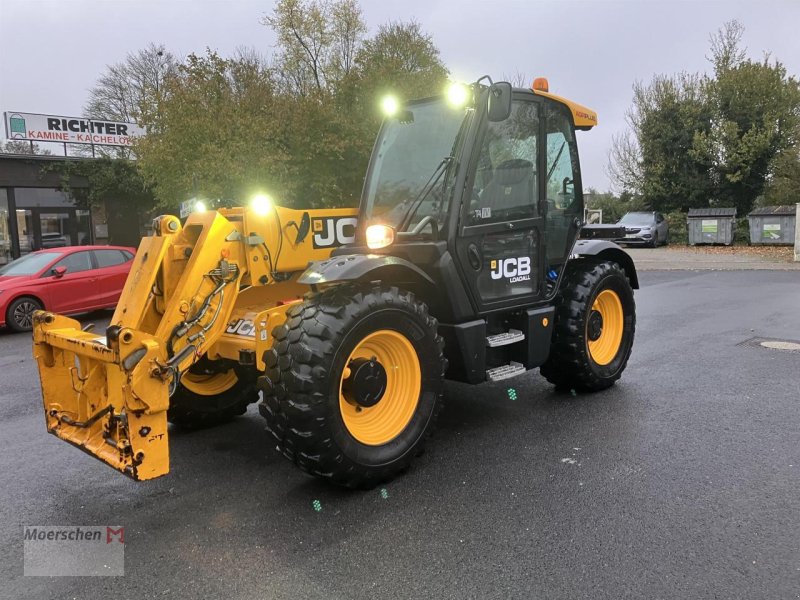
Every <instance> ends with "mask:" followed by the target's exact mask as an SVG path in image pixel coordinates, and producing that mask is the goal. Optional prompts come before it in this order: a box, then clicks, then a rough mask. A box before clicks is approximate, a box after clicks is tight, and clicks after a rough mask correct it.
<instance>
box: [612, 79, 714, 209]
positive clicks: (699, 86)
mask: <svg viewBox="0 0 800 600" xmlns="http://www.w3.org/2000/svg"><path fill="white" fill-rule="evenodd" d="M626 120H627V123H628V126H629V131H627V132H625V133H623V134H618V135H616V136H615V137H614V138H613V143H612V148H611V151H610V154H609V159H610V160H609V168H608V171H609V175H610V176H611V178H612V180H613V181H614V183H615V185H616V186H617V188H619V189H620V190H622V191H628V192H631V193H633V194H634V195H636V196H640V197H641V200H642V202H643V203H644V205H645V206H646V207H648V208H650V209H651V210H659V211H664V212H667V211H670V210H675V209H682V210H686V209H687V208H691V207H697V206H706V205H707V203H708V199H709V196H710V193H711V185H712V181H711V176H710V166H709V165H708V164H707V162H705V161H704V160H702V159H701V158H700V157H699V155H698V154H697V152H696V151H695V137H696V136H697V135H699V134H701V133H702V132H707V131H708V130H709V128H710V120H711V114H710V107H709V104H708V99H707V97H706V96H705V87H704V85H703V79H702V78H701V77H700V76H699V75H692V74H687V73H681V74H678V75H674V76H665V75H658V76H656V77H654V78H653V80H652V81H651V82H650V84H648V85H644V84H643V83H641V82H637V83H635V84H634V86H633V106H632V107H631V109H629V111H628V113H627V115H626Z"/></svg>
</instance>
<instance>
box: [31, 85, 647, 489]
mask: <svg viewBox="0 0 800 600" xmlns="http://www.w3.org/2000/svg"><path fill="white" fill-rule="evenodd" d="M384 108H385V110H386V111H387V113H388V114H387V117H386V119H385V120H384V123H383V125H382V127H381V129H380V132H379V134H378V138H377V141H376V143H375V147H374V150H373V154H372V157H371V160H370V164H369V169H368V172H367V175H366V179H365V183H364V191H363V195H362V201H361V205H360V207H359V208H358V209H319V210H306V211H304V210H291V209H287V208H281V207H279V206H276V205H274V204H273V203H272V202H271V201H270V200H269V198H267V197H265V196H259V197H256V198H255V199H253V201H252V202H251V203H250V204H249V205H247V206H246V207H240V208H231V209H221V210H217V211H208V212H194V213H193V214H191V215H190V216H189V217H188V218H187V219H186V222H185V223H184V224H183V225H182V224H181V222H180V220H179V219H178V218H176V217H174V216H170V215H167V216H162V217H159V218H158V219H156V220H155V223H154V234H153V235H152V236H150V237H147V238H145V239H143V240H142V242H141V245H140V247H139V249H138V252H137V254H136V258H135V259H134V263H133V267H132V268H131V271H130V275H129V277H128V280H127V283H126V285H125V289H124V291H123V294H122V297H121V299H120V302H119V304H118V306H117V308H116V311H115V312H114V315H113V317H112V319H111V324H110V326H109V327H108V328H107V329H106V331H105V335H98V334H96V333H93V332H91V331H82V330H81V328H80V324H79V322H77V321H75V320H73V319H69V318H66V317H63V316H60V315H56V314H52V313H49V312H42V311H40V312H37V313H36V314H35V319H34V321H35V322H34V332H33V340H34V356H35V357H36V360H37V362H38V367H39V374H40V377H41V384H42V396H43V400H44V410H45V418H46V423H47V430H48V431H49V432H51V433H53V434H55V435H57V436H58V437H60V438H61V439H63V440H65V441H67V442H69V443H71V444H73V445H75V446H78V447H79V448H81V449H82V450H84V451H86V452H88V453H89V454H92V455H94V456H96V457H97V458H99V459H101V460H102V461H104V462H106V463H107V464H109V465H111V466H112V467H114V468H115V469H117V470H119V471H121V472H123V473H125V474H127V475H129V476H130V477H132V478H134V479H136V480H147V479H152V478H154V477H158V476H160V475H164V474H166V473H167V472H168V471H169V447H168V431H169V430H168V422H171V423H172V424H173V426H178V427H186V428H193V427H206V426H210V425H214V424H217V423H221V422H224V421H227V420H229V419H231V418H233V417H235V416H236V415H240V414H242V413H244V412H245V411H246V409H247V406H248V404H250V403H253V402H256V401H258V399H259V391H260V392H261V395H262V398H261V402H260V405H259V410H260V412H261V414H262V415H263V417H264V418H265V419H266V426H267V431H268V435H269V439H270V441H269V442H268V443H269V445H270V446H274V445H275V444H277V446H278V449H279V451H280V452H281V453H282V454H284V455H285V456H286V457H287V458H288V459H289V460H291V461H293V462H294V463H295V464H296V465H297V466H298V467H300V468H301V469H303V470H304V471H306V472H308V473H311V474H313V475H317V476H320V477H323V478H326V479H328V480H330V481H332V482H334V483H337V484H340V485H344V486H348V487H370V486H373V485H375V484H377V483H379V482H382V481H386V480H388V479H389V478H391V477H392V476H394V475H395V474H396V473H398V472H399V471H401V470H403V469H405V468H406V467H408V465H409V464H410V462H411V461H412V459H413V458H414V456H415V455H416V454H418V453H419V451H420V450H421V449H422V446H423V444H424V442H425V440H426V438H427V437H428V436H429V435H430V433H431V431H432V428H433V425H434V422H435V420H436V417H437V415H438V414H439V412H440V410H441V409H442V403H443V398H442V389H443V382H444V379H446V378H447V379H453V380H459V381H464V382H468V383H473V384H477V383H482V382H486V381H489V382H493V381H500V380H504V379H507V378H510V377H514V376H517V375H520V374H522V373H525V372H526V371H528V370H531V369H534V368H537V367H538V368H540V370H541V373H542V374H543V375H544V376H545V377H546V378H547V379H548V380H549V381H550V382H552V383H553V384H555V385H556V386H560V387H568V388H574V389H580V390H587V391H592V390H600V389H604V388H606V387H608V386H610V385H612V384H613V383H614V382H615V381H616V380H617V379H618V378H619V377H620V375H621V373H622V371H623V370H624V368H625V366H626V363H627V361H628V357H629V355H630V352H631V347H632V344H633V337H634V328H635V308H634V300H633V289H634V288H637V287H638V283H637V275H636V270H635V268H634V265H633V262H632V260H631V258H630V257H629V256H628V255H627V254H626V253H625V252H624V251H623V250H622V249H621V248H619V247H618V246H617V245H615V244H613V243H612V242H610V241H608V240H606V239H603V237H617V236H618V235H620V232H619V231H615V230H614V228H610V230H609V229H606V230H604V229H603V228H602V227H597V228H592V227H591V226H587V225H584V224H583V222H582V220H583V194H582V189H581V173H580V167H579V161H578V150H577V146H576V142H575V131H576V130H587V129H591V128H592V127H593V126H595V125H596V124H597V116H596V114H595V113H594V112H593V111H591V110H589V109H587V108H585V107H583V106H581V105H578V104H576V103H574V102H571V101H569V100H566V99H564V98H561V97H559V96H556V95H554V94H551V93H550V92H549V90H548V84H547V81H546V80H544V79H541V78H540V79H537V80H535V81H534V84H533V85H532V87H531V89H519V88H512V86H511V85H510V84H508V83H506V82H498V83H493V82H492V81H491V79H490V78H488V77H484V78H481V79H480V80H478V81H477V82H475V83H474V84H472V85H469V86H466V85H455V86H453V87H452V88H451V89H450V90H449V91H448V93H447V94H444V95H442V96H441V97H434V98H427V99H423V100H418V101H414V102H408V103H405V104H401V103H399V102H396V101H394V102H386V103H384ZM582 231H583V235H580V233H581V232H582ZM586 238H589V239H586Z"/></svg>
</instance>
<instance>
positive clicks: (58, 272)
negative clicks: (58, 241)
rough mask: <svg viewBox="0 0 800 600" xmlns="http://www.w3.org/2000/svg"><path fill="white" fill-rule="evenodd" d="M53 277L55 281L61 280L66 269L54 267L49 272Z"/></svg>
mask: <svg viewBox="0 0 800 600" xmlns="http://www.w3.org/2000/svg"><path fill="white" fill-rule="evenodd" d="M50 272H51V273H52V274H53V276H54V277H56V278H57V279H61V278H62V277H63V276H64V273H66V272H67V267H54V268H53V269H51V270H50Z"/></svg>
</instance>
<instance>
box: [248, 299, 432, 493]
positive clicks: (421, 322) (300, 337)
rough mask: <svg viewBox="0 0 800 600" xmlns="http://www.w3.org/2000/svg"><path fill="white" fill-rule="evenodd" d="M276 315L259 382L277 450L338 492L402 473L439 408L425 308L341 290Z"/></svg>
mask: <svg viewBox="0 0 800 600" xmlns="http://www.w3.org/2000/svg"><path fill="white" fill-rule="evenodd" d="M286 317H287V318H286V321H285V323H284V324H283V325H280V326H279V327H277V328H276V329H275V331H274V332H273V335H274V338H275V343H274V345H273V347H272V349H271V350H270V351H269V352H268V354H267V357H266V363H267V373H266V376H265V377H262V378H260V379H259V386H260V387H261V389H262V391H263V393H264V400H263V402H262V403H261V405H260V407H259V408H260V410H261V414H262V415H263V416H264V418H265V419H266V421H267V430H268V431H269V432H270V434H271V435H272V438H273V440H274V442H275V443H277V445H278V450H279V451H280V452H281V453H282V454H283V455H284V456H286V457H287V458H288V459H289V460H291V461H292V462H294V463H295V464H296V465H297V466H298V467H300V468H301V469H302V470H304V471H306V472H307V473H310V474H312V475H316V476H319V477H322V478H325V479H328V480H330V481H332V482H333V483H336V484H339V485H343V486H346V487H354V488H369V487H372V486H374V485H376V484H378V483H381V482H383V481H386V480H389V479H391V478H392V477H393V476H394V475H396V474H397V473H398V472H400V471H402V470H404V469H405V468H407V467H408V466H409V464H410V463H411V461H412V460H413V458H414V457H415V456H416V455H417V454H419V453H420V452H421V450H422V447H423V444H424V443H425V441H426V439H427V437H428V436H429V435H430V433H431V431H432V429H433V423H434V421H435V419H436V417H437V415H438V413H439V411H440V410H441V408H442V388H443V377H444V371H445V368H446V361H445V359H444V357H443V354H442V351H443V347H444V343H443V341H442V338H441V337H440V336H439V335H438V334H437V322H436V319H434V318H433V317H431V316H430V315H429V314H428V309H427V307H426V306H425V304H423V303H421V302H417V301H416V300H415V298H414V295H413V294H411V293H410V292H406V291H402V290H399V289H398V288H395V287H380V286H368V285H351V284H347V285H340V286H337V287H335V288H331V289H329V290H326V291H324V292H322V293H318V294H313V295H310V296H308V297H307V298H306V300H305V301H304V302H303V303H302V304H298V305H297V306H294V307H292V308H290V309H289V310H288V311H287V314H286Z"/></svg>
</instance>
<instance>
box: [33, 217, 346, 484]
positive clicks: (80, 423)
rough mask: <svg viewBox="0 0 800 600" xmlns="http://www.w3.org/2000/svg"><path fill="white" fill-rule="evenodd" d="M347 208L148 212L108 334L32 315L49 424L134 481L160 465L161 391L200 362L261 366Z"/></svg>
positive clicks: (159, 470)
mask: <svg viewBox="0 0 800 600" xmlns="http://www.w3.org/2000/svg"><path fill="white" fill-rule="evenodd" d="M356 214H357V210H356V209H323V210H317V211H299V210H291V209H286V208H281V207H274V208H270V210H267V211H264V212H263V213H262V214H260V213H257V212H255V211H254V210H252V209H246V208H232V209H222V210H220V211H210V212H202V213H199V212H197V213H193V214H191V215H190V216H189V217H188V219H187V220H186V222H185V223H184V224H183V225H181V223H180V221H179V220H178V219H177V218H176V217H173V216H164V217H160V218H159V219H156V222H155V227H156V231H155V232H154V235H152V236H150V237H146V238H144V239H143V240H142V242H141V244H140V246H139V249H138V251H137V253H136V257H135V258H134V261H133V266H132V267H131V270H130V274H129V275H128V279H127V282H126V284H125V287H124V290H123V292H122V296H121V298H120V300H119V303H118V304H117V308H116V310H115V312H114V316H113V317H112V319H111V324H110V326H109V328H108V329H107V331H106V335H105V336H101V335H98V334H97V333H93V332H88V331H82V330H81V327H80V323H79V322H78V321H76V320H74V319H69V318H67V317H63V316H60V315H56V314H53V313H49V312H44V311H40V312H37V313H36V315H35V319H34V330H33V339H34V350H33V353H34V357H35V358H36V360H37V363H38V368H39V375H40V380H41V384H42V397H43V401H44V412H45V419H46V424H47V430H48V431H49V432H50V433H53V434H54V435H56V436H58V437H59V438H61V439H63V440H65V441H67V442H69V443H71V444H73V445H75V446H77V447H79V448H81V449H82V450H84V451H86V452H88V453H89V454H91V455H93V456H95V457H97V458H99V459H100V460H102V461H104V462H106V463H107V464H109V465H111V466H112V467H114V468H115V469H117V470H119V471H121V472H123V473H125V474H127V475H129V476H130V477H132V478H134V479H136V480H146V479H152V478H154V477H158V476H160V475H164V474H166V473H167V472H168V471H169V447H168V431H167V412H166V411H167V408H168V407H169V396H170V386H174V385H176V384H177V381H178V380H179V379H180V377H181V375H182V374H184V373H185V372H186V371H187V370H188V369H189V367H191V366H192V365H193V364H194V363H195V362H197V361H198V360H199V359H200V358H201V357H203V356H206V357H207V358H209V359H211V360H215V359H229V360H233V361H240V360H245V359H246V360H247V361H248V362H249V363H250V364H252V365H254V367H255V368H257V369H259V370H263V369H264V362H263V354H264V351H265V350H267V349H269V347H270V346H271V343H272V340H271V335H270V332H271V331H272V329H273V328H274V327H275V326H276V325H278V324H280V323H281V322H282V321H283V320H284V318H285V313H286V310H287V309H288V308H289V306H291V304H293V303H295V302H299V301H300V300H301V299H302V297H303V295H304V293H305V292H306V291H308V286H304V285H300V284H298V283H297V282H296V279H297V277H298V275H299V274H300V273H301V272H302V271H303V270H304V269H305V268H306V266H307V265H308V264H309V262H311V261H316V260H324V259H325V258H328V257H329V256H330V253H331V251H332V250H333V249H334V248H336V247H337V246H339V245H341V244H342V243H347V242H350V241H352V236H353V235H354V231H355V223H356Z"/></svg>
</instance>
